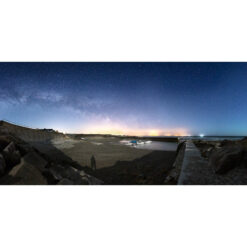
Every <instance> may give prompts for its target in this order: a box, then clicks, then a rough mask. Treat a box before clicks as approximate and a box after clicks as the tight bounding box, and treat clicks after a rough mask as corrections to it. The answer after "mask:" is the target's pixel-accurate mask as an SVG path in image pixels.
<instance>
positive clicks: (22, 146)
mask: <svg viewBox="0 0 247 247" xmlns="http://www.w3.org/2000/svg"><path fill="white" fill-rule="evenodd" d="M16 146H17V148H18V150H19V151H20V153H21V155H22V156H24V155H26V154H27V153H30V152H33V151H34V149H33V148H32V146H31V145H29V144H27V143H19V144H17V145H16Z"/></svg>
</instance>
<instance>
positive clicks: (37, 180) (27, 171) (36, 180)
mask: <svg viewBox="0 0 247 247" xmlns="http://www.w3.org/2000/svg"><path fill="white" fill-rule="evenodd" d="M8 175H9V176H11V177H12V178H14V179H15V180H13V181H15V182H14V183H13V182H11V184H15V185H17V184H18V185H45V184H47V181H46V179H45V178H44V176H43V175H42V173H41V172H40V171H39V169H37V168H36V167H35V166H34V165H31V164H29V163H26V162H25V161H24V160H23V159H22V160H21V163H20V164H19V165H17V166H15V167H14V168H12V170H11V171H10V172H9V174H8Z"/></svg>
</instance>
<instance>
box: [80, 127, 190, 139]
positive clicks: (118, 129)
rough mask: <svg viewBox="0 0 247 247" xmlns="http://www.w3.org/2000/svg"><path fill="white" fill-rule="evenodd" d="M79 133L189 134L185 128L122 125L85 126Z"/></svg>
mask: <svg viewBox="0 0 247 247" xmlns="http://www.w3.org/2000/svg"><path fill="white" fill-rule="evenodd" d="M78 133H84V134H103V135H104V134H110V135H128V136H187V135H189V134H188V131H187V130H185V129H181V128H180V129H169V130H168V129H163V130H162V129H160V130H159V129H128V128H124V127H120V126H109V125H106V126H90V127H88V128H83V129H82V130H80V131H78Z"/></svg>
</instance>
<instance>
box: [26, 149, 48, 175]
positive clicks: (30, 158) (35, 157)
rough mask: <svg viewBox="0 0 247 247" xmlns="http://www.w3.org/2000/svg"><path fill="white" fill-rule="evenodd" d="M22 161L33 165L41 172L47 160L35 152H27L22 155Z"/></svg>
mask: <svg viewBox="0 0 247 247" xmlns="http://www.w3.org/2000/svg"><path fill="white" fill-rule="evenodd" d="M23 161H24V162H25V163H28V164H31V165H34V166H35V167H36V168H37V169H39V170H40V171H41V172H43V171H45V168H46V165H47V164H48V162H47V161H46V160H45V159H43V158H42V157H41V156H40V155H39V154H38V153H36V152H30V153H27V154H26V155H25V156H23Z"/></svg>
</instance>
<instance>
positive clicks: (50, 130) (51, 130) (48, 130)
mask: <svg viewBox="0 0 247 247" xmlns="http://www.w3.org/2000/svg"><path fill="white" fill-rule="evenodd" d="M43 131H47V132H55V130H54V129H43Z"/></svg>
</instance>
